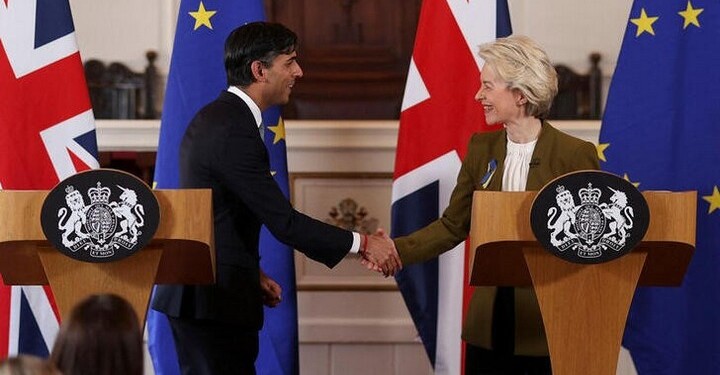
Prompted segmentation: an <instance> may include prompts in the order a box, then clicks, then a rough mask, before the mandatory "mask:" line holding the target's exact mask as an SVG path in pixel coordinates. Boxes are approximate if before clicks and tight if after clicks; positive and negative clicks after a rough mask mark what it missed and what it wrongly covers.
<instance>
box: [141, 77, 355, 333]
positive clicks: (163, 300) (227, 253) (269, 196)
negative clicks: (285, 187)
mask: <svg viewBox="0 0 720 375" xmlns="http://www.w3.org/2000/svg"><path fill="white" fill-rule="evenodd" d="M180 186H181V187H183V188H210V189H212V198H213V216H214V225H215V251H216V255H217V256H216V262H217V271H216V284H215V285H205V286H193V285H163V286H159V287H158V288H157V291H156V293H155V297H154V300H153V304H152V307H153V308H154V309H155V310H158V311H162V312H164V313H166V314H167V315H169V316H172V317H187V318H195V319H215V320H219V321H222V322H226V323H231V324H237V325H241V326H243V327H244V328H247V329H252V330H256V329H260V328H261V327H262V321H263V309H262V294H261V290H260V283H259V260H260V257H259V255H258V240H259V236H260V226H261V225H262V224H265V225H266V226H267V228H268V229H269V230H270V232H272V233H273V235H274V236H275V237H276V238H277V239H278V240H280V241H282V242H284V243H286V244H288V245H290V246H292V247H294V248H295V249H298V250H300V251H302V252H303V253H305V255H307V256H308V257H310V258H311V259H314V260H316V261H318V262H321V263H324V264H325V265H327V266H328V267H333V266H334V265H336V264H337V263H338V262H340V260H341V259H342V258H343V257H344V256H345V255H346V254H347V252H348V250H349V249H350V247H351V245H352V241H353V237H352V233H351V232H348V231H346V230H342V229H339V228H337V227H334V226H331V225H328V224H325V223H322V222H320V221H317V220H315V219H312V218H310V217H308V216H306V215H304V214H302V213H300V212H297V211H296V210H294V209H293V208H292V206H291V205H290V203H289V202H288V200H287V199H286V198H285V197H284V196H283V194H282V192H281V191H280V189H279V187H278V186H277V184H276V183H275V181H274V180H273V178H272V176H271V174H270V164H269V158H268V153H267V150H266V149H265V145H264V144H263V142H262V140H261V139H260V134H259V132H258V127H257V124H256V123H255V119H254V117H253V115H252V112H251V111H250V108H248V106H247V105H246V104H245V102H243V101H242V99H240V98H239V97H238V96H237V95H235V94H233V93H230V92H227V91H223V92H222V93H221V94H220V96H219V97H218V98H217V99H216V100H215V101H213V102H211V103H210V104H208V105H207V106H205V107H204V108H202V109H201V110H200V111H199V112H198V113H197V114H196V115H195V118H194V119H193V120H192V122H190V125H189V126H188V128H187V131H186V132H185V136H184V138H183V140H182V144H181V147H180Z"/></svg>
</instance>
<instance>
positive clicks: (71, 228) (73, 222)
mask: <svg viewBox="0 0 720 375" xmlns="http://www.w3.org/2000/svg"><path fill="white" fill-rule="evenodd" d="M65 192H66V193H67V194H66V195H65V202H66V203H67V205H68V207H70V216H69V217H67V215H68V210H67V208H65V207H60V209H59V210H58V213H57V216H58V219H59V221H58V229H60V230H61V231H62V232H63V233H62V243H63V245H65V246H67V247H71V246H73V245H74V244H76V243H77V242H78V241H80V240H81V239H83V238H87V237H88V236H87V234H85V233H84V232H83V231H82V228H83V225H84V224H85V219H86V215H85V211H87V206H85V201H84V200H83V197H82V195H81V194H80V192H79V191H77V190H75V187H74V186H72V185H68V186H67V187H66V188H65ZM71 235H74V238H72V239H71V238H70V236H71Z"/></svg>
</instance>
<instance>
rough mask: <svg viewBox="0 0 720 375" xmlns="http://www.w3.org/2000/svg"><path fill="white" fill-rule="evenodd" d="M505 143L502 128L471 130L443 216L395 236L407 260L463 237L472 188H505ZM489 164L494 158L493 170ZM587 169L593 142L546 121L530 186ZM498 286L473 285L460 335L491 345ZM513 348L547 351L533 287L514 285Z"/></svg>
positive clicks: (593, 163) (592, 162)
mask: <svg viewBox="0 0 720 375" xmlns="http://www.w3.org/2000/svg"><path fill="white" fill-rule="evenodd" d="M506 143H507V133H506V132H505V130H504V129H503V130H501V131H496V132H490V133H476V134H474V135H473V136H472V138H471V139H470V144H469V146H468V151H467V155H466V156H465V160H464V161H463V163H462V167H461V168H460V173H459V174H458V178H457V183H456V185H455V189H454V190H453V192H452V195H451V197H450V204H449V205H448V207H447V209H445V212H443V215H442V217H441V218H439V219H438V220H436V221H434V222H432V223H430V224H429V225H428V226H426V227H425V228H422V229H420V230H418V231H416V232H414V233H412V234H410V235H408V236H405V237H399V238H396V239H395V245H396V247H397V249H398V252H399V253H400V258H401V259H402V262H403V264H411V263H417V262H423V261H426V260H429V259H432V258H435V257H437V256H439V255H440V254H441V253H444V252H446V251H448V250H450V249H452V248H454V247H455V246H457V245H458V244H459V243H460V242H462V241H465V239H466V238H467V236H468V232H469V230H470V211H471V206H472V197H473V192H474V191H475V190H491V191H500V190H502V177H503V166H504V162H505V154H506ZM492 161H494V163H491V162H492ZM491 164H496V168H494V171H493V168H491V167H490V165H491ZM585 169H599V161H598V156H597V151H596V149H595V146H594V145H593V144H592V143H590V142H586V141H583V140H580V139H578V138H575V137H572V136H570V135H568V134H565V133H563V132H561V131H559V130H557V129H555V128H553V127H552V126H551V125H550V124H549V123H547V122H543V125H542V130H541V131H540V136H539V137H538V141H537V144H536V145H535V150H534V151H533V156H532V159H531V166H530V170H529V173H528V178H527V186H526V190H540V189H541V188H542V187H543V186H544V185H545V184H547V183H548V182H550V181H551V180H552V179H554V178H555V177H558V176H560V175H563V174H565V173H569V172H573V171H578V170H585ZM487 216H488V217H489V216H491V214H490V213H488V215H487ZM495 292H496V288H495V287H476V288H475V291H474V293H473V296H472V299H471V301H470V305H469V307H468V311H467V313H466V318H465V322H464V324H463V333H462V338H463V340H465V341H467V342H468V343H470V344H473V345H476V346H480V347H483V348H486V349H491V344H490V336H491V327H492V310H493V301H494V299H495ZM515 354H516V355H533V356H538V355H548V349H547V340H546V338H545V330H544V327H543V324H542V318H541V316H540V308H539V306H538V303H537V298H536V297H535V293H534V292H533V291H532V289H531V288H516V289H515Z"/></svg>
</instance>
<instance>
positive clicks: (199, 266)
mask: <svg viewBox="0 0 720 375" xmlns="http://www.w3.org/2000/svg"><path fill="white" fill-rule="evenodd" d="M153 193H154V194H155V196H156V197H157V199H158V202H159V203H160V216H161V218H162V221H161V222H160V225H159V227H158V229H157V232H156V233H155V237H154V238H153V240H152V241H151V242H150V244H149V245H148V246H147V247H161V248H163V249H164V250H165V251H163V255H162V258H161V260H160V265H159V269H158V272H157V275H156V277H155V282H156V283H158V284H208V283H212V282H214V280H215V276H214V275H215V252H214V248H213V246H214V244H213V218H212V201H211V199H212V195H211V192H210V190H209V189H181V190H153ZM47 194H48V191H13V190H0V274H2V276H3V279H4V281H5V283H6V284H8V285H45V284H47V283H48V280H47V278H46V276H45V272H44V270H43V267H42V264H41V263H40V259H39V258H38V255H37V251H38V248H40V247H50V246H51V245H50V243H49V241H47V239H46V238H45V235H44V234H43V231H42V228H41V225H40V211H41V209H42V204H43V202H44V200H45V197H46V196H47ZM140 251H143V250H140ZM121 261H122V260H121ZM98 267H101V264H98Z"/></svg>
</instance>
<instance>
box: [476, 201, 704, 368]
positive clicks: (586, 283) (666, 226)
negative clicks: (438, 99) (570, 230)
mask: <svg viewBox="0 0 720 375" xmlns="http://www.w3.org/2000/svg"><path fill="white" fill-rule="evenodd" d="M536 194H537V192H491V191H477V192H475V194H474V197H473V208H472V219H471V228H470V242H471V252H470V253H471V255H470V259H469V261H470V266H471V267H472V268H471V269H472V275H471V278H470V283H471V284H472V285H476V286H532V287H533V288H534V289H535V292H536V294H537V298H538V302H539V304H540V310H541V313H542V316H543V322H544V324H545V332H546V334H547V338H548V347H549V350H550V360H551V362H552V369H553V374H554V375H577V374H615V372H616V368H617V361H618V355H619V352H620V344H621V341H622V336H623V332H624V329H625V323H626V320H627V314H628V310H629V308H630V303H631V301H632V298H633V295H634V293H635V288H636V286H637V285H641V286H651V285H652V286H677V285H680V284H681V283H682V280H683V276H684V274H685V271H686V269H687V266H688V263H689V262H690V258H691V257H692V253H693V251H694V248H695V220H696V216H695V212H696V211H695V210H696V204H697V203H696V200H697V193H696V192H681V193H672V192H645V193H643V196H644V197H645V200H646V201H647V204H648V206H649V208H650V226H649V228H648V231H647V233H646V235H645V237H644V239H643V240H642V241H641V242H640V244H639V245H638V246H636V247H635V248H634V249H633V250H632V251H631V252H630V253H629V254H627V255H625V256H623V257H620V258H618V259H615V260H612V261H610V262H607V263H599V264H577V263H570V262H568V261H565V260H563V259H560V258H558V257H556V256H554V255H552V254H550V253H549V252H547V251H545V250H544V249H543V248H542V247H541V246H540V244H539V243H538V242H537V241H536V240H535V236H534V235H533V231H532V229H531V227H530V209H531V206H532V202H533V199H534V198H535V195H536Z"/></svg>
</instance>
